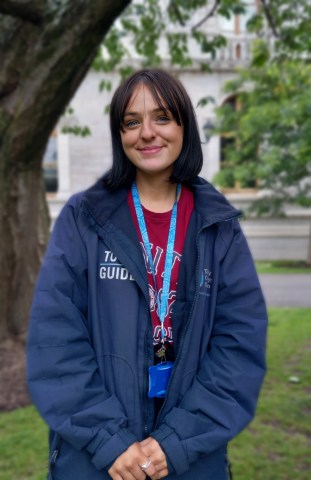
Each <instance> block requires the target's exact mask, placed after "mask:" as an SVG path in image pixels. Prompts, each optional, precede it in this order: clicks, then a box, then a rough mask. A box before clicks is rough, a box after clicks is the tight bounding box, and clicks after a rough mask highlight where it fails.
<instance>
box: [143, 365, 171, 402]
mask: <svg viewBox="0 0 311 480" xmlns="http://www.w3.org/2000/svg"><path fill="white" fill-rule="evenodd" d="M173 366H174V362H165V363H159V364H158V365H153V366H152V367H149V392H148V397H149V398H154V397H157V398H163V397H165V395H166V392H167V386H168V382H169V379H170V376H171V373H172V370H173Z"/></svg>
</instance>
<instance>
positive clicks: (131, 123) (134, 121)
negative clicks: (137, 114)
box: [124, 118, 139, 128]
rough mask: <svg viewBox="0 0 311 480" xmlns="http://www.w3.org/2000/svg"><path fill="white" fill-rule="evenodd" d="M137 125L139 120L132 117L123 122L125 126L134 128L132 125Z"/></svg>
mask: <svg viewBox="0 0 311 480" xmlns="http://www.w3.org/2000/svg"><path fill="white" fill-rule="evenodd" d="M137 125H139V121H138V120H135V119H133V118H132V119H131V120H127V121H126V122H124V127H125V128H134V127H137Z"/></svg>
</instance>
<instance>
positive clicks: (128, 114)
mask: <svg viewBox="0 0 311 480" xmlns="http://www.w3.org/2000/svg"><path fill="white" fill-rule="evenodd" d="M161 112H162V113H166V112H169V109H168V108H155V109H154V110H152V113H161ZM135 115H140V113H139V112H125V113H124V117H127V116H135Z"/></svg>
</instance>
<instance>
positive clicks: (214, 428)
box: [152, 224, 267, 474]
mask: <svg viewBox="0 0 311 480" xmlns="http://www.w3.org/2000/svg"><path fill="white" fill-rule="evenodd" d="M228 227H229V225H226V226H225V227H224V228H225V229H226V228H228ZM231 228H232V226H231ZM231 231H232V230H231ZM231 238H232V241H231V242H230V245H229V246H228V247H226V253H225V255H224V257H223V258H222V260H221V261H220V265H219V267H220V271H219V282H218V293H217V304H216V307H215V318H214V324H213V329H212V333H211V338H210V341H209V347H208V349H207V351H206V353H205V355H204V357H203V360H202V361H201V362H200V365H199V368H198V371H197V373H196V375H195V377H194V380H193V383H192V385H191V387H190V389H189V390H188V391H187V392H186V394H185V395H184V396H183V398H182V399H181V401H180V403H179V404H178V406H177V407H175V408H173V409H172V410H171V411H170V412H169V413H168V414H167V415H166V416H165V417H164V419H163V422H162V423H161V424H160V426H159V428H158V429H157V430H156V431H155V432H153V433H152V436H153V437H154V438H155V439H156V440H157V441H158V442H159V443H160V445H161V447H162V448H163V450H164V451H165V452H166V455H167V457H168V459H169V464H170V465H171V467H172V471H175V472H176V473H177V474H181V473H183V472H184V471H187V470H188V469H189V466H190V464H191V463H192V462H195V461H196V460H197V459H198V458H199V456H200V455H208V454H210V453H212V452H213V451H214V450H216V449H217V448H220V447H222V446H225V445H226V444H227V443H228V441H229V440H231V439H232V438H233V437H234V436H236V435H237V434H238V433H239V432H240V431H241V430H242V429H243V428H244V427H245V426H246V425H247V424H248V423H249V422H250V420H251V419H252V418H253V416H254V414H255V408H256V403H257V399H258V396H259V391H260V387H261V384H262V381H263V378H264V374H265V342H266V327H267V313H266V307H265V302H264V299H263V296H262V292H261V288H260V285H259V281H258V277H257V274H256V271H255V268H254V264H253V260H252V257H251V254H250V252H249V248H248V246H247V243H246V240H245V237H244V235H243V233H242V231H241V229H240V226H239V224H237V225H236V226H235V228H234V235H231ZM221 241H222V240H221Z"/></svg>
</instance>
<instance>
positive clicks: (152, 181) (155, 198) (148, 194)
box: [136, 174, 176, 213]
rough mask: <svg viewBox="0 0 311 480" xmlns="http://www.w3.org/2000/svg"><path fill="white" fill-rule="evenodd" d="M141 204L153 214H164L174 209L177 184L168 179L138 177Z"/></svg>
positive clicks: (137, 183)
mask: <svg viewBox="0 0 311 480" xmlns="http://www.w3.org/2000/svg"><path fill="white" fill-rule="evenodd" d="M136 185H137V189H138V193H139V198H140V202H141V204H142V205H143V206H144V207H145V208H147V210H150V211H152V212H156V213H163V212H168V211H169V210H171V209H172V208H173V205H174V202H175V200H176V184H174V183H170V182H169V181H168V180H167V179H159V178H145V177H142V176H141V175H139V174H138V175H137V176H136Z"/></svg>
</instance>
